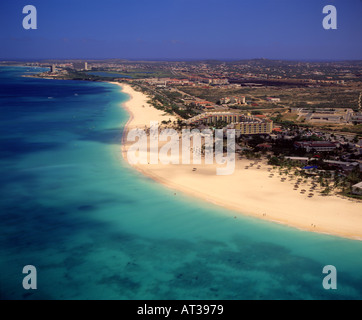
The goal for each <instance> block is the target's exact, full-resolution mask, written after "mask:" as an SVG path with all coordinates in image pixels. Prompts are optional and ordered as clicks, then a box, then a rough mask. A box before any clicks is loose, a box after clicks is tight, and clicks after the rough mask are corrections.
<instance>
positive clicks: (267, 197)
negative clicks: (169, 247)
mask: <svg viewBox="0 0 362 320" xmlns="http://www.w3.org/2000/svg"><path fill="white" fill-rule="evenodd" d="M110 83H112V84H116V85H118V86H119V87H120V89H121V91H122V92H123V93H126V94H127V95H129V97H130V98H129V100H127V101H125V102H123V103H122V105H121V107H122V108H124V109H125V110H126V111H127V112H128V113H129V116H130V117H129V119H128V121H127V123H126V125H125V127H124V131H123V137H122V150H121V151H122V156H123V158H124V160H125V161H126V162H127V163H128V160H127V150H128V147H129V144H128V143H127V141H126V136H127V133H128V132H129V130H130V129H132V128H144V126H145V125H147V124H148V126H149V121H156V120H158V121H159V122H161V121H162V119H163V120H168V119H176V117H174V116H171V115H165V114H163V111H160V110H157V109H155V108H153V107H152V106H150V105H149V104H148V103H147V100H148V98H147V96H146V95H144V94H143V93H141V92H137V91H135V90H134V89H133V88H132V87H131V86H130V85H129V84H121V83H117V82H110ZM147 154H149V152H147ZM252 162H253V161H252V160H245V159H242V160H237V161H236V167H235V172H234V174H233V175H231V176H216V172H215V170H216V168H217V166H216V165H205V164H201V165H193V164H190V165H172V164H170V165H162V164H157V165H141V164H137V165H131V164H129V163H128V164H129V165H130V166H131V167H132V168H134V169H136V170H137V171H138V172H140V173H142V174H143V175H145V176H147V177H149V178H151V179H153V180H155V181H156V182H159V183H161V184H162V185H164V186H166V187H168V188H170V189H172V190H177V191H180V192H183V193H185V194H187V195H189V196H192V197H196V198H198V199H201V200H203V201H207V202H209V203H213V204H215V205H217V206H220V207H222V208H225V209H227V210H232V211H233V212H235V214H236V216H235V218H237V214H243V215H244V216H250V217H254V218H258V219H262V220H265V221H270V222H273V223H278V224H282V225H286V226H288V227H292V228H295V229H299V230H302V231H309V232H315V233H320V234H327V235H332V236H338V237H342V238H347V239H352V240H359V241H362V210H361V208H362V206H361V203H360V202H358V201H353V200H349V199H348V200H347V199H343V198H340V197H337V196H335V195H332V196H328V197H322V196H319V195H316V196H315V197H314V198H312V199H311V198H308V197H307V196H303V195H301V194H300V193H299V190H298V191H295V190H293V187H292V186H291V185H290V183H289V182H292V180H289V181H285V182H281V181H280V179H279V181H278V180H277V181H276V178H279V176H277V172H274V173H273V177H272V178H271V177H270V175H271V171H269V170H271V166H268V165H267V164H266V163H265V162H264V161H261V163H259V164H257V165H260V168H259V169H257V168H254V166H250V165H251V163H252ZM255 166H256V165H255ZM246 167H248V169H246ZM194 168H196V169H197V171H196V172H193V169H194ZM268 175H269V177H268ZM274 175H275V176H274ZM243 182H244V183H243ZM293 184H294V183H293ZM190 186H192V187H190ZM302 188H305V189H307V188H308V187H307V186H302V187H301V189H302ZM262 189H263V190H262ZM286 208H293V211H289V210H287V209H286Z"/></svg>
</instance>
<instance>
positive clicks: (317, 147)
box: [294, 141, 337, 152]
mask: <svg viewBox="0 0 362 320" xmlns="http://www.w3.org/2000/svg"><path fill="white" fill-rule="evenodd" d="M294 147H295V148H296V149H299V148H301V149H305V151H307V152H311V151H312V152H331V151H334V150H335V149H336V148H337V145H336V144H335V143H334V142H329V141H298V142H295V143H294Z"/></svg>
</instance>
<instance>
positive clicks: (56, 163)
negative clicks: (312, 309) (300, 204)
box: [0, 67, 362, 300]
mask: <svg viewBox="0 0 362 320" xmlns="http://www.w3.org/2000/svg"><path fill="white" fill-rule="evenodd" d="M39 71H41V70H40V69H36V68H32V69H29V68H25V67H1V68H0V112H1V117H0V133H1V135H0V139H1V149H0V154H1V157H0V175H1V184H0V188H1V190H0V191H1V199H0V271H1V272H0V298H1V299H236V300H238V299H361V298H362V242H359V241H353V240H348V239H342V238H338V237H334V236H330V235H321V234H315V233H308V232H304V231H300V230H297V229H294V228H289V227H285V226H281V225H278V224H274V223H271V222H265V221H261V220H257V219H254V218H249V217H244V216H242V215H239V214H236V213H235V212H232V211H227V210H225V209H223V208H220V207H217V206H215V205H212V204H209V203H204V202H202V201H199V200H197V199H194V198H191V197H189V196H186V195H183V194H181V193H179V192H176V195H175V191H174V190H170V189H168V188H165V187H164V186H162V185H159V184H158V183H156V182H154V181H152V180H150V179H148V178H146V177H144V176H142V175H141V174H140V173H138V172H136V171H134V170H133V169H132V168H130V167H129V166H128V165H127V163H125V161H123V159H122V157H121V152H120V145H121V138H122V127H123V126H124V124H125V123H126V122H127V119H128V114H127V113H126V112H125V111H124V110H123V109H122V108H120V104H121V102H122V101H125V100H126V99H127V96H126V95H125V94H122V93H121V92H120V91H119V88H118V87H117V86H115V85H112V84H108V83H93V82H78V81H57V80H45V79H35V78H24V77H21V75H23V74H29V73H31V72H39ZM291 210H292V208H291ZM236 215H237V218H234V217H235V216H236ZM25 265H34V266H35V267H36V269H37V280H38V284H37V290H29V291H27V290H24V289H23V287H22V281H23V278H24V276H25V275H24V274H22V270H23V267H24V266H25ZM326 265H334V266H335V267H336V268H337V272H338V278H337V281H338V287H337V290H325V289H324V288H323V286H322V281H323V278H324V277H325V276H326V275H325V274H323V273H322V270H323V267H324V266H326Z"/></svg>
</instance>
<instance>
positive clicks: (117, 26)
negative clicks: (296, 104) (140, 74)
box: [0, 0, 362, 60]
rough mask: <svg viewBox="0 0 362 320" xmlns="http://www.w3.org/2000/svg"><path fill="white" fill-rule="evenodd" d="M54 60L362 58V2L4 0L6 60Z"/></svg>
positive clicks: (1, 54)
mask: <svg viewBox="0 0 362 320" xmlns="http://www.w3.org/2000/svg"><path fill="white" fill-rule="evenodd" d="M26 5H33V6H35V7H36V9H37V29H36V30H25V29H24V28H23V23H22V22H23V19H24V17H25V16H26V15H25V14H23V13H22V11H23V7H24V6H26ZM326 5H334V6H335V7H336V9H337V30H325V29H324V28H323V26H322V21H323V18H324V17H325V16H326V15H325V14H323V13H322V10H323V7H324V6H326ZM50 58H53V59H71V58H73V59H112V58H119V59H133V60H137V59H147V60H186V59H187V60H189V59H190V60H192V59H220V60H236V59H254V58H266V59H285V60H362V0H26V1H23V0H1V1H0V59H2V60H9V59H50Z"/></svg>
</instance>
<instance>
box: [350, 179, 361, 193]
mask: <svg viewBox="0 0 362 320" xmlns="http://www.w3.org/2000/svg"><path fill="white" fill-rule="evenodd" d="M352 193H353V194H357V195H362V182H360V183H357V184H355V185H354V186H352Z"/></svg>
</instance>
